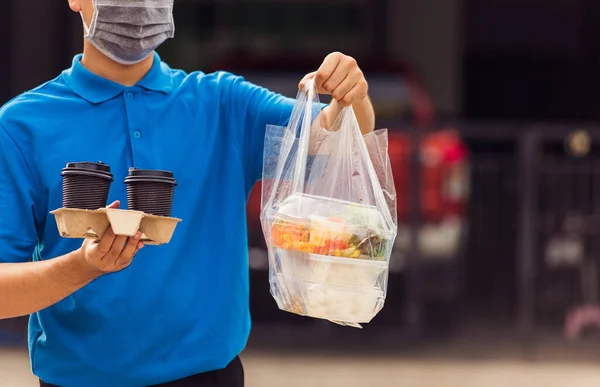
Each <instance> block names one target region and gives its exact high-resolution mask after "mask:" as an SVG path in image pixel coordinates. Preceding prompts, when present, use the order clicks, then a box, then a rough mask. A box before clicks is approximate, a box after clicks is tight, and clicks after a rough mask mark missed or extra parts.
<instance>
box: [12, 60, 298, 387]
mask: <svg viewBox="0 0 600 387" xmlns="http://www.w3.org/2000/svg"><path fill="white" fill-rule="evenodd" d="M80 60H81V56H77V57H75V59H74V60H73V66H72V67H71V68H70V69H68V70H66V71H64V72H63V73H62V74H61V75H60V76H59V77H58V78H56V79H54V80H53V81H51V82H48V83H46V84H44V85H42V86H40V87H38V88H37V89H35V90H32V91H30V92H27V93H25V94H23V95H21V96H19V97H17V98H16V99H14V100H12V101H11V102H9V103H8V104H7V105H5V106H4V107H3V108H2V109H1V110H0V261H1V262H26V261H29V260H30V259H31V258H32V256H33V260H35V261H40V260H47V259H52V258H54V257H58V256H61V255H63V254H66V253H68V252H70V251H73V250H76V249H77V248H79V247H80V246H81V240H72V239H63V238H61V237H60V236H59V234H58V231H57V227H56V222H55V219H54V217H53V216H52V215H49V212H50V211H52V210H54V209H57V208H59V207H61V195H62V188H61V175H60V173H61V169H62V168H63V167H64V166H65V165H66V163H67V162H72V161H98V160H101V161H103V162H105V163H107V164H109V165H110V166H111V167H112V172H113V174H114V178H115V182H114V183H113V185H112V187H111V191H110V198H109V200H110V201H113V200H117V199H118V200H121V202H122V204H123V206H125V205H126V203H127V200H126V197H127V196H126V191H125V185H124V184H123V180H124V178H125V177H126V175H127V171H128V168H129V167H132V166H135V167H137V168H143V169H146V168H147V169H166V170H170V171H173V172H174V174H175V177H176V179H177V181H178V184H179V185H178V187H177V188H176V191H175V200H174V205H173V216H176V217H180V218H183V222H182V223H180V224H179V226H178V228H177V230H176V232H175V234H174V236H173V239H172V241H171V243H170V244H168V245H164V246H158V247H155V246H147V247H146V248H145V249H143V250H142V251H140V253H139V254H138V256H136V258H135V259H134V261H133V263H132V265H131V266H130V267H129V268H127V269H126V270H124V271H122V272H119V273H115V274H109V275H106V276H103V277H101V278H98V279H97V280H95V281H93V282H92V283H90V284H89V285H88V286H86V287H85V288H83V289H81V290H80V291H78V292H76V293H75V294H73V295H71V296H69V297H67V298H66V299H64V300H63V301H61V302H59V303H57V304H56V305H54V306H52V307H50V308H48V309H45V310H43V311H41V312H39V313H36V314H34V315H32V316H31V320H30V326H29V344H30V355H31V362H32V368H33V372H34V374H35V375H37V376H38V377H40V378H41V379H42V380H44V381H46V382H47V383H51V384H56V385H59V386H61V387H82V386H85V387H96V386H97V387H107V386H112V387H121V386H123V387H134V386H135V387H137V386H147V385H150V384H157V383H164V382H168V381H172V380H176V379H180V378H184V377H187V376H190V375H193V374H197V373H201V372H206V371H210V370H215V369H220V368H223V367H225V366H226V365H227V364H228V363H229V362H230V361H231V360H232V359H234V358H235V356H237V355H238V354H239V353H240V352H241V351H242V350H243V349H244V347H245V345H246V341H247V338H248V334H249V332H250V314H249V308H248V298H249V297H248V293H249V286H248V249H247V231H246V212H245V209H246V207H245V206H246V200H247V197H248V194H249V192H250V190H251V188H252V187H253V186H254V184H255V182H256V181H257V180H258V179H259V178H260V176H261V169H262V154H263V146H264V145H263V141H264V135H265V128H266V126H267V125H269V124H274V125H285V124H286V122H287V120H288V119H289V116H290V114H291V112H292V108H293V104H294V100H292V99H289V98H285V97H283V96H281V95H278V94H275V93H272V92H270V91H268V90H266V89H263V88H260V87H257V86H255V85H252V84H250V83H248V82H246V81H244V79H242V78H240V77H237V76H234V75H232V74H229V73H226V72H217V73H214V74H204V73H201V72H196V73H191V74H187V73H185V72H183V71H179V70H173V69H171V68H169V66H168V65H167V64H165V63H163V62H161V60H160V58H159V57H158V55H155V58H154V65H153V67H152V69H151V70H150V72H149V73H148V74H147V75H146V76H145V78H144V79H142V80H141V81H140V82H139V83H138V84H137V85H135V86H133V87H124V86H121V85H119V84H116V83H113V82H111V81H108V80H106V79H103V78H101V77H99V76H96V75H94V74H92V73H91V72H89V71H88V70H86V69H85V68H84V67H83V66H82V65H81V63H80Z"/></svg>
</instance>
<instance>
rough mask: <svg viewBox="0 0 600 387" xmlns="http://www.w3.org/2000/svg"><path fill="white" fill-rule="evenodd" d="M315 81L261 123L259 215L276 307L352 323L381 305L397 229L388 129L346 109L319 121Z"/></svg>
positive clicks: (365, 320)
mask: <svg viewBox="0 0 600 387" xmlns="http://www.w3.org/2000/svg"><path fill="white" fill-rule="evenodd" d="M321 107H322V106H321V104H320V103H319V100H318V94H317V93H316V91H315V89H314V82H309V83H308V85H307V90H306V91H304V92H301V93H299V94H298V99H297V102H296V106H295V108H294V111H293V112H292V116H291V118H290V122H289V125H288V126H287V127H286V128H283V127H275V126H271V127H268V128H267V135H266V139H265V154H264V170H263V184H262V186H263V192H262V210H261V223H262V227H263V232H264V234H265V238H266V242H267V246H268V250H269V273H270V275H269V279H270V285H271V294H272V295H273V298H274V299H275V301H276V302H277V304H278V306H279V308H280V309H282V310H285V311H288V312H292V313H296V314H300V315H304V316H309V317H314V318H320V319H326V320H330V321H332V322H335V323H337V324H341V325H347V326H354V327H360V325H359V324H361V323H368V322H370V321H371V319H372V318H373V317H375V315H376V314H377V313H379V311H380V310H381V309H382V308H383V304H384V301H385V297H386V291H387V280H388V269H389V260H390V255H391V249H392V246H393V244H394V239H395V238H396V234H397V220H396V192H395V188H394V182H393V177H392V173H391V167H390V160H389V156H388V152H387V144H388V141H387V131H385V130H380V131H377V132H374V133H370V134H368V135H366V136H364V137H363V136H362V134H361V132H360V128H359V125H358V122H357V120H356V117H355V115H354V111H353V110H352V108H346V109H343V110H342V112H341V113H340V116H339V117H338V119H337V121H336V123H335V124H334V127H333V128H331V129H330V130H326V129H324V128H322V127H321V126H320V120H318V119H316V118H317V117H318V114H319V112H320V109H321Z"/></svg>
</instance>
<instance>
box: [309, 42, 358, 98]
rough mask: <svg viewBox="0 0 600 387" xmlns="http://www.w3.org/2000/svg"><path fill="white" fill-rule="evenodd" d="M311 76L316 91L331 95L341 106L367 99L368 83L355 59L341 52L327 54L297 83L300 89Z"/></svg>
mask: <svg viewBox="0 0 600 387" xmlns="http://www.w3.org/2000/svg"><path fill="white" fill-rule="evenodd" d="M313 78H314V80H315V84H316V86H317V91H318V92H319V93H320V94H327V95H331V96H332V97H333V98H334V99H335V100H336V101H337V102H338V103H339V104H340V106H342V107H347V106H351V105H354V104H356V103H359V102H363V101H365V100H366V99H367V96H368V92H369V85H368V84H367V80H366V79H365V76H364V74H363V72H362V71H361V69H360V68H359V67H358V63H356V59H354V58H352V57H350V56H348V55H344V54H342V53H341V52H334V53H332V54H329V55H328V56H327V57H326V58H325V60H324V61H323V64H322V65H321V67H319V69H318V70H317V71H315V72H312V73H310V74H307V75H306V76H305V77H304V78H303V79H302V81H300V84H299V85H298V87H299V88H300V90H304V86H305V84H306V82H307V81H308V80H310V79H313Z"/></svg>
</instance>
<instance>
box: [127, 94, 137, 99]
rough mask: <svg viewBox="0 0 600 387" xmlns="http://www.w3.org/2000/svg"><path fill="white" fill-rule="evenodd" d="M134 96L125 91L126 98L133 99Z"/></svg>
mask: <svg viewBox="0 0 600 387" xmlns="http://www.w3.org/2000/svg"><path fill="white" fill-rule="evenodd" d="M134 97H135V96H134V95H133V93H127V99H133V98H134Z"/></svg>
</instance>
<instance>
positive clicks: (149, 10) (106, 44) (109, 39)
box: [82, 0, 175, 65]
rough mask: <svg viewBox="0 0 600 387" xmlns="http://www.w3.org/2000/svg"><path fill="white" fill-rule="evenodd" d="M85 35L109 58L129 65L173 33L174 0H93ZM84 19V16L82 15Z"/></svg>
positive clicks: (148, 53)
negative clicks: (89, 22)
mask: <svg viewBox="0 0 600 387" xmlns="http://www.w3.org/2000/svg"><path fill="white" fill-rule="evenodd" d="M93 4H94V16H93V18H92V23H91V24H90V26H89V27H88V26H87V24H86V23H85V20H84V21H83V25H84V27H85V31H86V35H85V38H86V39H87V40H88V41H89V42H90V43H91V44H93V45H94V47H96V48H97V49H98V50H99V51H100V52H101V53H103V54H104V55H106V56H107V57H109V58H111V59H112V60H114V61H116V62H119V63H122V64H125V65H132V64H136V63H139V62H141V61H142V60H144V59H145V58H146V57H147V56H148V55H150V53H152V51H154V50H155V49H156V48H157V47H158V46H160V45H161V44H162V43H163V42H164V41H165V40H167V39H169V38H172V37H173V36H175V22H174V21H173V0H94V2H93ZM82 19H83V15H82Z"/></svg>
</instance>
